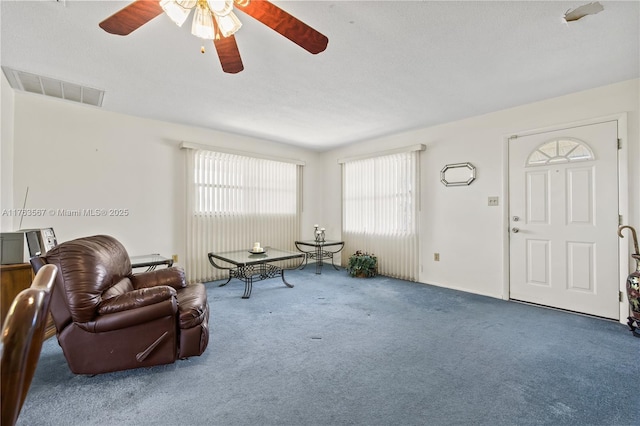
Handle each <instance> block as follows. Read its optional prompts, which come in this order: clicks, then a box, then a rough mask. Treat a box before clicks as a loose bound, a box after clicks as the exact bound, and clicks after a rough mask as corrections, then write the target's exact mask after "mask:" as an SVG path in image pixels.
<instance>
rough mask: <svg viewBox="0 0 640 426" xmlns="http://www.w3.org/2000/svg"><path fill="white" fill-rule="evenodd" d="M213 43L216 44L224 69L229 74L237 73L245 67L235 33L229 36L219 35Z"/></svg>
mask: <svg viewBox="0 0 640 426" xmlns="http://www.w3.org/2000/svg"><path fill="white" fill-rule="evenodd" d="M213 44H214V45H215V46H216V51H217V52H218V58H219V59H220V65H222V71H224V72H226V73H229V74H236V73H239V72H240V71H242V70H243V69H244V65H242V58H240V51H239V50H238V44H237V43H236V38H235V37H234V36H233V34H232V35H230V36H229V37H219V38H218V39H217V40H213Z"/></svg>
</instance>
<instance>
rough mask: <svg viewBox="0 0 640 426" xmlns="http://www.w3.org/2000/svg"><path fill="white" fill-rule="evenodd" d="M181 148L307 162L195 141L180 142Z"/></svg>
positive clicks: (290, 161)
mask: <svg viewBox="0 0 640 426" xmlns="http://www.w3.org/2000/svg"><path fill="white" fill-rule="evenodd" d="M180 149H200V150H204V151H214V152H223V153H225V154H233V155H242V156H244V157H252V158H260V159H262V160H271V161H280V162H281V163H292V164H297V165H298V166H304V165H305V162H304V161H302V160H295V159H293V158H283V157H274V156H271V155H263V154H259V153H256V152H248V151H240V150H236V149H229V148H221V147H219V146H213V145H205V144H199V143H193V142H180Z"/></svg>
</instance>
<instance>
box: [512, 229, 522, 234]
mask: <svg viewBox="0 0 640 426" xmlns="http://www.w3.org/2000/svg"><path fill="white" fill-rule="evenodd" d="M511 231H512V232H513V233H514V234H517V233H518V232H520V229H518V228H511Z"/></svg>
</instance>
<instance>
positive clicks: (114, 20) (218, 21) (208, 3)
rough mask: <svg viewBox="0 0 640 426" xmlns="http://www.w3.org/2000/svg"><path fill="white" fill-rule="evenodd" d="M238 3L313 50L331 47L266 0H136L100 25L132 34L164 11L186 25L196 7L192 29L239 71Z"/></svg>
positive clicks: (226, 65)
mask: <svg viewBox="0 0 640 426" xmlns="http://www.w3.org/2000/svg"><path fill="white" fill-rule="evenodd" d="M234 7H235V8H236V9H238V10H240V11H242V12H244V13H245V14H247V15H249V16H251V17H253V18H255V19H257V20H258V21H260V22H262V23H263V24H265V25H266V26H268V27H269V28H271V29H273V30H274V31H276V32H278V33H280V34H281V35H283V36H285V37H286V38H288V39H289V40H291V41H292V42H294V43H296V44H297V45H298V46H300V47H302V48H303V49H305V50H306V51H308V52H310V53H313V54H317V53H320V52H322V51H324V50H325V49H326V48H327V44H328V43H329V39H328V38H327V37H326V36H324V35H323V34H321V33H319V32H318V31H316V30H315V29H313V28H311V27H310V26H309V25H307V24H305V23H304V22H302V21H300V20H299V19H297V18H295V17H294V16H292V15H290V14H289V13H287V12H285V11H284V10H282V9H280V8H279V7H278V6H276V5H274V4H273V3H271V2H269V1H266V0H136V1H134V2H133V3H131V4H129V5H128V6H126V7H124V8H123V9H121V10H119V11H118V12H116V13H114V14H113V15H111V16H110V17H108V18H107V19H105V20H104V21H102V22H100V28H102V29H103V30H105V31H106V32H108V33H111V34H116V35H122V36H124V35H128V34H130V33H131V32H132V31H134V30H136V29H138V28H140V27H141V26H143V25H144V24H146V23H147V22H149V21H150V20H152V19H153V18H155V17H156V16H158V15H160V14H161V13H162V12H165V13H166V14H167V15H168V16H169V17H170V18H171V19H172V20H173V21H174V22H175V23H176V24H177V25H179V26H182V24H183V23H184V22H185V21H186V19H187V17H188V16H189V14H190V13H191V10H192V9H195V13H194V18H193V24H192V27H191V32H192V33H193V34H194V35H195V36H197V37H200V38H203V39H209V40H213V44H214V46H215V48H216V51H217V53H218V58H219V59H220V64H221V65H222V70H223V71H224V72H226V73H231V74H235V73H238V72H240V71H242V70H243V69H244V66H243V64H242V59H241V58H240V52H239V50H238V45H237V43H236V39H235V36H234V34H235V32H236V31H237V30H238V29H239V28H240V26H241V25H242V24H241V23H240V20H239V19H238V18H237V16H236V15H235V14H234V13H233V9H234ZM202 51H203V53H204V47H203V48H202Z"/></svg>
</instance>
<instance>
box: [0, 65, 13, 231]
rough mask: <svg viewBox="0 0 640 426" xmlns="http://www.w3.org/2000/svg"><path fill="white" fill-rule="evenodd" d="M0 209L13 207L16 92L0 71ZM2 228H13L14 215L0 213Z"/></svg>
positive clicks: (10, 229) (8, 229) (9, 229)
mask: <svg viewBox="0 0 640 426" xmlns="http://www.w3.org/2000/svg"><path fill="white" fill-rule="evenodd" d="M0 74H2V76H1V77H0V80H1V81H0V85H1V86H0V138H2V139H1V141H2V143H0V211H2V210H4V209H12V208H13V119H14V99H15V96H14V92H13V89H11V87H10V86H9V82H8V81H7V78H6V77H5V75H4V73H0ZM0 230H2V231H5V230H6V231H12V230H13V217H12V216H10V215H7V214H3V215H0Z"/></svg>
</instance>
